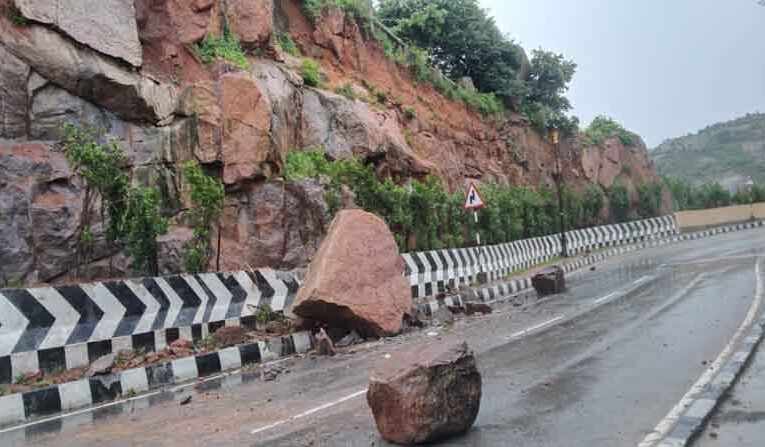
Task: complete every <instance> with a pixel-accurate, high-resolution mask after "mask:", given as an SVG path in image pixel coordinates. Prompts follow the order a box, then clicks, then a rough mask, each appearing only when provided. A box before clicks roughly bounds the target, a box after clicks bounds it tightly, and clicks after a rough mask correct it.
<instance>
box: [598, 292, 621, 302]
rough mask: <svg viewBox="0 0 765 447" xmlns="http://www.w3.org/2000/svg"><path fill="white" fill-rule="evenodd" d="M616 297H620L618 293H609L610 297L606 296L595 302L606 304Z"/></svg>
mask: <svg viewBox="0 0 765 447" xmlns="http://www.w3.org/2000/svg"><path fill="white" fill-rule="evenodd" d="M616 295H618V293H617V292H613V293H609V294H608V295H606V296H604V297H603V298H600V299H597V300H595V304H601V303H605V302H606V301H608V300H610V299H611V298H614V297H615V296H616Z"/></svg>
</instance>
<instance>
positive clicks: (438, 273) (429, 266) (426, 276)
mask: <svg viewBox="0 0 765 447" xmlns="http://www.w3.org/2000/svg"><path fill="white" fill-rule="evenodd" d="M677 228H678V227H677V224H676V222H675V219H674V217H673V216H664V217H657V218H653V219H646V220H639V221H635V222H628V223H623V224H616V225H604V226H599V227H593V228H587V229H583V230H575V231H569V232H566V241H567V247H568V251H569V253H570V254H571V255H578V254H580V253H583V252H587V251H592V250H597V249H601V248H606V247H615V246H619V245H625V244H632V243H636V242H639V241H643V240H650V239H656V238H665V237H669V236H671V235H675V234H678V229H677ZM560 253H561V238H560V234H554V235H550V236H544V237H538V238H531V239H524V240H520V241H515V242H510V243H507V244H500V245H491V246H485V247H471V248H460V249H446V250H432V251H422V252H414V253H405V254H403V255H402V256H403V258H404V261H405V262H406V265H407V269H406V276H407V277H408V278H409V285H410V286H411V288H412V297H413V298H424V297H428V296H432V295H435V294H438V293H442V292H445V291H446V289H447V288H452V289H456V288H458V287H459V286H460V285H463V284H465V285H467V284H472V283H475V282H476V281H477V276H478V274H479V273H484V274H486V275H487V278H488V280H489V281H495V280H497V279H500V278H503V277H506V276H508V275H510V274H511V273H513V272H516V271H522V270H526V269H528V268H530V267H532V266H534V265H538V264H542V263H545V262H548V261H550V260H551V259H553V258H554V257H556V256H558V255H559V254H560Z"/></svg>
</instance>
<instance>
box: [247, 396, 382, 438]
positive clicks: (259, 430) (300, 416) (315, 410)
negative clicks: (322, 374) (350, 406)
mask: <svg viewBox="0 0 765 447" xmlns="http://www.w3.org/2000/svg"><path fill="white" fill-rule="evenodd" d="M366 393H367V388H364V389H363V390H360V391H357V392H355V393H353V394H349V395H347V396H345V397H341V398H340V399H337V400H334V401H332V402H329V403H326V404H324V405H320V406H318V407H316V408H312V409H310V410H308V411H304V412H302V413H300V414H296V415H295V416H291V417H289V418H287V419H282V420H281V421H277V422H274V423H273V424H269V425H266V426H265V427H260V428H257V429H255V430H253V431H251V432H250V434H253V435H257V434H258V433H262V432H264V431H268V430H271V429H272V428H276V427H278V426H280V425H284V424H286V423H288V422H292V421H296V420H298V419H303V418H304V417H308V416H310V415H312V414H314V413H318V412H319V411H322V410H326V409H327V408H330V407H334V406H335V405H340V404H342V403H344V402H348V401H349V400H352V399H355V398H357V397H359V396H362V395H364V394H366Z"/></svg>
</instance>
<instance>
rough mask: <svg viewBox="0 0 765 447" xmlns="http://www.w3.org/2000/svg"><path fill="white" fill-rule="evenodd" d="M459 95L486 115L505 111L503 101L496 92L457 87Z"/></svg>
mask: <svg viewBox="0 0 765 447" xmlns="http://www.w3.org/2000/svg"><path fill="white" fill-rule="evenodd" d="M456 95H457V97H458V98H459V99H460V100H461V101H462V102H464V103H465V104H467V105H468V107H470V108H472V109H474V110H476V111H478V112H479V113H480V114H482V115H484V116H492V115H501V114H502V113H503V112H504V111H505V107H504V106H503V105H502V102H501V101H500V100H499V99H498V98H497V96H496V95H495V94H494V93H480V92H476V91H472V90H468V89H465V88H460V87H458V88H457V93H456Z"/></svg>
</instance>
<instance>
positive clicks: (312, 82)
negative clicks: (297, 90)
mask: <svg viewBox="0 0 765 447" xmlns="http://www.w3.org/2000/svg"><path fill="white" fill-rule="evenodd" d="M300 70H301V74H302V76H303V82H305V85H307V86H309V87H319V86H320V85H321V67H320V66H319V63H318V62H316V61H315V60H313V59H303V64H302V66H301V67H300Z"/></svg>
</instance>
